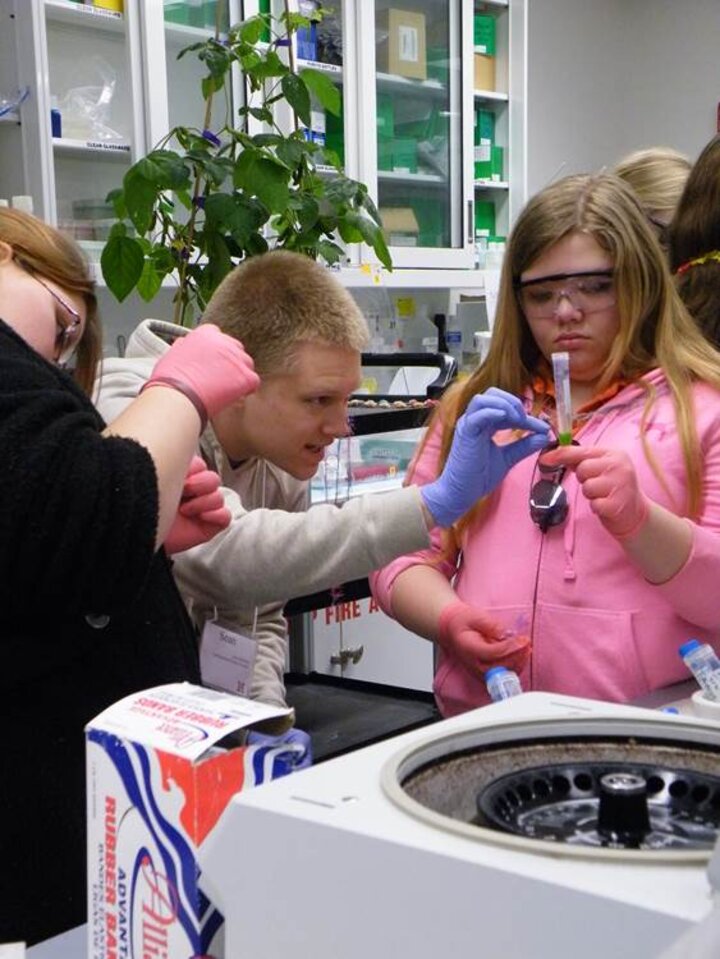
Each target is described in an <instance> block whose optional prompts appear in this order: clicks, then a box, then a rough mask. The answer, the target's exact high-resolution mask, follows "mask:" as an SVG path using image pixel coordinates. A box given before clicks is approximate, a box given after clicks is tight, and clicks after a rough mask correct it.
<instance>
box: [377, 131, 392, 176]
mask: <svg viewBox="0 0 720 959" xmlns="http://www.w3.org/2000/svg"><path fill="white" fill-rule="evenodd" d="M377 151H378V170H392V168H393V141H392V140H386V139H385V138H384V137H381V138H379V139H378V142H377Z"/></svg>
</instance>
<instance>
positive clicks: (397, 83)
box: [376, 73, 447, 99]
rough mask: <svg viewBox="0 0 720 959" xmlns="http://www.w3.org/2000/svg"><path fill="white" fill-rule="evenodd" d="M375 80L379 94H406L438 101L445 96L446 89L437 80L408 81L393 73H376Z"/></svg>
mask: <svg viewBox="0 0 720 959" xmlns="http://www.w3.org/2000/svg"><path fill="white" fill-rule="evenodd" d="M376 79H377V89H378V91H379V92H380V93H406V94H410V95H413V96H414V95H417V94H422V95H423V96H430V97H436V98H438V99H444V98H445V97H446V96H447V87H445V86H444V84H442V83H440V81H439V80H410V79H409V78H408V77H400V76H397V75H396V74H394V73H378V74H376Z"/></svg>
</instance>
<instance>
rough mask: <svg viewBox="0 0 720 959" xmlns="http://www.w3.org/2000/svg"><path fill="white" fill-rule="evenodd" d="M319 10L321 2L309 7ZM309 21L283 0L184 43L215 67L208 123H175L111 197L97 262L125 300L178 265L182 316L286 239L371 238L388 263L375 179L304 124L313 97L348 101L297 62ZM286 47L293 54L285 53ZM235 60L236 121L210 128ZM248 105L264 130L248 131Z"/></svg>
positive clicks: (334, 248) (332, 107)
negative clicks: (357, 175) (238, 75)
mask: <svg viewBox="0 0 720 959" xmlns="http://www.w3.org/2000/svg"><path fill="white" fill-rule="evenodd" d="M219 7H220V4H218V8H219ZM322 15H323V11H318V12H317V13H316V14H314V15H313V19H316V18H321V17H322ZM309 26H310V20H309V19H308V18H307V17H305V16H302V15H300V14H296V13H291V12H290V11H289V9H288V3H287V0H285V11H284V13H283V14H282V15H281V16H280V17H279V18H277V19H276V18H274V17H272V16H271V15H270V14H260V15H258V16H255V17H252V18H250V19H248V20H245V21H243V22H242V23H240V24H238V25H237V26H233V27H231V28H230V30H229V32H228V35H227V40H225V39H220V34H219V30H217V29H216V32H215V37H214V38H211V39H208V40H207V41H204V42H201V43H196V44H194V45H192V46H190V47H188V48H186V49H185V50H183V51H182V52H181V53H180V56H184V55H187V54H189V53H192V54H194V55H195V56H197V57H198V58H199V59H200V60H201V61H202V62H203V64H204V65H205V67H206V68H207V75H206V76H205V77H204V78H203V80H202V95H203V98H204V101H205V113H204V117H205V120H204V125H203V128H202V129H193V128H191V127H175V128H174V129H173V130H171V131H170V133H169V134H168V135H167V137H165V138H164V139H163V141H161V142H160V143H159V144H158V145H157V146H156V147H155V148H154V149H153V150H152V151H151V152H150V153H148V154H147V156H144V157H143V158H142V159H140V160H138V162H137V163H135V164H133V166H131V167H130V169H129V170H128V171H127V173H126V174H125V176H124V178H123V183H122V187H120V188H119V189H117V190H114V191H112V192H111V193H110V195H109V197H108V199H109V200H111V201H112V203H113V205H114V209H115V213H116V216H117V221H116V222H115V223H114V224H113V226H112V229H111V231H110V234H109V237H108V241H107V243H106V245H105V247H104V249H103V252H102V256H101V268H102V273H103V276H104V278H105V281H106V283H107V285H108V287H109V289H110V290H111V292H112V293H113V294H114V295H115V297H116V298H117V299H118V300H120V301H122V300H123V299H125V297H126V296H127V295H128V294H129V293H130V292H131V291H132V290H133V289H137V291H138V293H139V294H140V296H141V297H142V298H143V299H144V300H146V301H150V300H151V299H152V298H153V297H154V296H155V295H156V293H157V292H158V290H159V288H160V286H161V284H162V282H163V280H164V278H165V277H167V276H169V275H173V276H174V277H175V279H176V281H177V292H176V294H175V298H174V304H175V315H174V321H175V322H176V323H182V324H185V325H191V324H192V323H193V322H194V320H195V318H196V315H197V313H201V312H202V310H203V309H204V307H205V304H206V303H207V302H208V300H209V298H210V296H211V295H212V293H213V291H214V290H215V289H216V287H217V286H218V284H219V283H220V281H221V280H222V279H223V277H224V276H225V275H226V274H227V273H228V272H229V271H230V270H231V269H232V268H233V266H235V265H236V264H237V263H239V262H240V261H241V260H243V259H244V258H245V257H248V256H253V255H255V254H258V253H262V252H265V251H266V250H267V249H269V248H271V247H283V248H285V249H289V250H295V251H298V252H301V253H304V254H307V255H308V256H311V257H314V258H322V259H324V260H325V261H326V262H327V263H329V264H333V263H336V262H338V261H339V260H340V259H341V257H343V256H344V250H343V248H342V247H341V246H340V245H339V243H338V242H337V237H338V236H339V237H340V238H341V239H342V241H343V242H344V243H346V244H349V243H357V242H361V241H364V242H366V243H368V244H369V245H370V246H372V247H373V249H374V250H375V253H376V254H377V256H378V258H379V260H380V261H381V262H382V263H383V264H384V265H385V266H386V267H387V268H388V269H392V263H391V260H390V254H389V252H388V249H387V245H386V243H385V239H384V236H383V232H382V226H381V222H380V217H379V214H378V211H377V209H376V207H375V204H374V203H373V201H372V199H371V198H370V196H369V195H368V190H367V187H366V186H365V185H364V184H362V183H359V182H357V181H356V180H352V179H350V178H348V177H346V176H345V175H344V174H343V172H342V170H341V167H340V161H339V158H338V157H337V155H336V154H335V153H332V152H331V151H329V150H326V149H324V148H323V147H322V146H320V145H319V144H318V143H315V142H313V141H312V140H310V139H308V137H307V135H306V130H309V129H310V125H311V120H310V108H311V102H312V100H313V99H314V100H315V101H317V102H318V103H319V104H320V105H321V106H322V107H323V108H324V109H325V110H326V111H329V112H331V113H334V114H335V115H338V114H339V112H340V94H339V91H338V90H337V88H336V86H335V85H334V84H333V82H332V81H331V80H330V79H329V77H328V76H327V75H326V74H325V73H323V72H321V71H318V70H312V69H303V70H301V71H299V72H298V71H296V69H295V61H294V56H293V44H292V42H291V41H292V36H293V34H294V33H296V32H297V31H298V30H299V29H307V28H308V27H309ZM268 37H269V40H268V39H264V38H268ZM281 47H282V48H286V49H287V50H288V53H289V57H288V60H289V63H285V62H283V59H282V58H281V57H280V55H279V54H278V48H281ZM234 65H237V67H238V68H239V69H240V70H241V71H242V74H243V75H244V77H245V81H246V88H247V101H246V103H245V104H244V105H243V106H241V107H240V108H239V109H238V110H237V111H236V116H237V121H238V122H237V123H236V122H235V121H234V119H233V118H232V117H231V116H228V115H227V110H226V116H225V120H224V122H223V124H222V125H221V126H219V127H216V128H215V129H210V126H211V120H210V117H211V116H212V107H213V100H214V98H215V97H218V96H219V95H222V96H223V97H225V103H228V102H230V97H229V91H228V87H229V83H230V76H231V70H232V68H233V66H234ZM280 101H285V103H286V104H287V106H288V107H289V111H290V114H291V117H292V122H291V128H290V129H289V130H283V129H281V127H280V126H279V125H278V123H277V120H276V116H277V106H278V104H279V103H280ZM251 117H252V118H255V119H256V120H258V121H260V122H261V123H262V124H263V130H264V131H265V132H261V133H254V134H251V133H250V132H249V130H248V121H249V118H251ZM174 147H175V148H174ZM328 170H330V173H329V174H328V172H327V171H328Z"/></svg>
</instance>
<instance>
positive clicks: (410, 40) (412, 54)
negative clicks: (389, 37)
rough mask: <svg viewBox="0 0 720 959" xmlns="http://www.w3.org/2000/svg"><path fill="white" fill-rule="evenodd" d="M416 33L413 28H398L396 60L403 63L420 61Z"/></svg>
mask: <svg viewBox="0 0 720 959" xmlns="http://www.w3.org/2000/svg"><path fill="white" fill-rule="evenodd" d="M419 47H420V43H419V39H418V32H417V29H416V28H415V27H408V26H400V27H399V28H398V59H399V60H404V61H405V63H417V62H418V60H419V59H420V54H419Z"/></svg>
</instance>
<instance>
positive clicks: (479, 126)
mask: <svg viewBox="0 0 720 959" xmlns="http://www.w3.org/2000/svg"><path fill="white" fill-rule="evenodd" d="M484 142H489V143H491V144H492V143H494V142H495V114H494V113H493V112H492V110H476V111H475V144H476V145H477V144H479V143H484Z"/></svg>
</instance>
